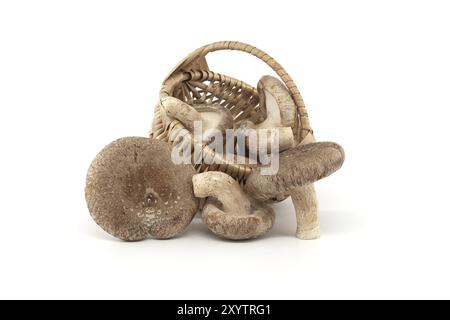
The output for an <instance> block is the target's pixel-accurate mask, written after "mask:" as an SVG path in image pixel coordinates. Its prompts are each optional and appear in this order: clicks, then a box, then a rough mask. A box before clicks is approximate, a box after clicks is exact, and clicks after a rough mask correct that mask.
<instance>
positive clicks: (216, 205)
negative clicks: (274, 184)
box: [192, 171, 275, 240]
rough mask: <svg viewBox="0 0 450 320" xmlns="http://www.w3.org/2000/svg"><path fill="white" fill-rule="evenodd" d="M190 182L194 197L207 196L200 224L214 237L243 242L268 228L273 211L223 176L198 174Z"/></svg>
mask: <svg viewBox="0 0 450 320" xmlns="http://www.w3.org/2000/svg"><path fill="white" fill-rule="evenodd" d="M192 182H193V185H194V194H195V196H196V197H200V198H205V197H208V199H207V201H206V204H205V206H204V207H203V221H204V222H205V224H206V225H207V226H208V228H209V229H210V230H211V231H212V232H213V233H215V234H216V235H218V236H220V237H223V238H226V239H232V240H243V239H250V238H256V237H258V236H261V235H262V234H264V233H266V232H267V231H269V230H270V229H271V228H272V226H273V223H274V221H275V214H274V212H273V210H272V209H271V208H270V207H268V206H266V205H264V204H262V203H259V202H258V201H255V200H254V199H251V198H250V197H249V196H248V195H247V194H245V193H244V192H243V190H242V189H241V187H240V185H239V183H238V182H237V181H236V180H234V179H233V178H232V177H230V176H229V175H227V174H226V173H223V172H219V171H210V172H204V173H200V174H197V175H195V176H194V177H193V179H192Z"/></svg>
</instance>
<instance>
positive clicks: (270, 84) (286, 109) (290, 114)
mask: <svg viewBox="0 0 450 320" xmlns="http://www.w3.org/2000/svg"><path fill="white" fill-rule="evenodd" d="M257 89H258V96H259V104H260V106H261V108H262V109H263V110H264V112H265V113H266V114H267V117H266V119H265V120H264V121H263V122H261V123H260V124H259V125H260V126H262V127H264V128H273V127H280V126H283V127H291V128H293V127H295V121H296V119H297V111H296V107H295V103H294V100H293V99H292V97H291V95H290V93H289V91H288V90H287V89H286V87H285V86H284V84H283V83H282V82H281V81H280V80H279V79H277V78H275V77H272V76H263V77H262V78H261V79H260V80H259V82H258V86H257Z"/></svg>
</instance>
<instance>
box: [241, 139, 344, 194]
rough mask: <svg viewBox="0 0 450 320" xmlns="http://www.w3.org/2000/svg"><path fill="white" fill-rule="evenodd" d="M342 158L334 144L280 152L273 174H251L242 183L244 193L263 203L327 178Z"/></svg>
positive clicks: (340, 152) (298, 147) (325, 143)
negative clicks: (277, 166) (277, 167)
mask: <svg viewBox="0 0 450 320" xmlns="http://www.w3.org/2000/svg"><path fill="white" fill-rule="evenodd" d="M344 158H345V155H344V150H343V149H342V147H341V146H340V145H338V144H337V143H334V142H315V143H310V144H305V145H298V146H296V147H294V148H291V149H289V150H287V151H284V152H282V153H280V159H279V161H280V162H279V170H278V172H277V173H276V174H274V175H261V174H260V173H259V172H258V171H254V172H253V173H251V174H250V176H249V177H248V179H247V181H246V183H245V191H246V192H247V193H249V194H251V195H252V196H253V197H255V198H256V199H258V200H261V201H266V200H268V199H271V198H274V197H277V196H279V195H283V194H287V193H290V191H292V190H293V189H295V188H297V187H301V186H304V185H307V184H310V183H313V182H315V181H317V180H320V179H322V178H325V177H327V176H329V175H330V174H332V173H333V172H335V171H336V170H338V169H339V168H340V167H341V166H342V164H343V162H344Z"/></svg>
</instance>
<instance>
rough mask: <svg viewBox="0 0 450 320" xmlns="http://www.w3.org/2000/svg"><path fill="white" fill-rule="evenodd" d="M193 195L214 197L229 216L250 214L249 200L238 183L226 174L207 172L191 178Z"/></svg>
mask: <svg viewBox="0 0 450 320" xmlns="http://www.w3.org/2000/svg"><path fill="white" fill-rule="evenodd" d="M192 182H193V185H194V195H195V196H196V197H199V198H205V197H214V198H216V199H217V200H218V201H219V202H220V203H221V204H222V206H223V211H225V212H229V213H230V214H238V213H241V214H242V213H250V208H251V204H250V200H249V198H248V196H247V195H246V194H245V193H244V192H243V191H242V189H241V187H240V185H239V183H238V182H237V181H236V180H234V179H233V178H232V177H230V176H229V175H227V174H226V173H223V172H220V171H209V172H204V173H201V174H197V175H195V176H194V177H193V178H192Z"/></svg>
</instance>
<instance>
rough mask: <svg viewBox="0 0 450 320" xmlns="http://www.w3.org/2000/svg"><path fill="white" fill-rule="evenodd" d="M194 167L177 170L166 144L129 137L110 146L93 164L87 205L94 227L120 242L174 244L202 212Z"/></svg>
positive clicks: (179, 166) (87, 180)
mask: <svg viewBox="0 0 450 320" xmlns="http://www.w3.org/2000/svg"><path fill="white" fill-rule="evenodd" d="M194 174H195V170H194V168H193V167H192V166H191V165H175V164H174V163H173V162H172V161H171V148H170V145H169V144H168V143H166V142H163V141H160V140H154V139H149V138H142V137H126V138H121V139H118V140H116V141H114V142H112V143H111V144H109V145H107V146H106V147H105V148H104V149H103V150H102V151H101V152H100V153H99V154H98V155H97V157H96V158H95V159H94V161H93V162H92V164H91V166H90V168H89V170H88V173H87V179H86V189H85V196H86V202H87V205H88V208H89V211H90V213H91V216H92V218H93V219H94V220H95V222H96V223H97V224H98V225H99V226H100V227H102V228H103V229H104V230H105V231H106V232H108V233H109V234H111V235H113V236H115V237H117V238H120V239H122V240H128V241H136V240H142V239H146V238H149V237H154V238H159V239H166V238H171V237H173V236H175V235H177V234H179V233H180V232H181V231H183V230H184V229H185V228H186V226H187V225H188V224H189V223H190V222H191V220H192V218H193V217H194V215H195V213H196V211H197V209H198V200H197V199H196V198H195V197H194V193H193V189H192V176H193V175H194Z"/></svg>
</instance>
